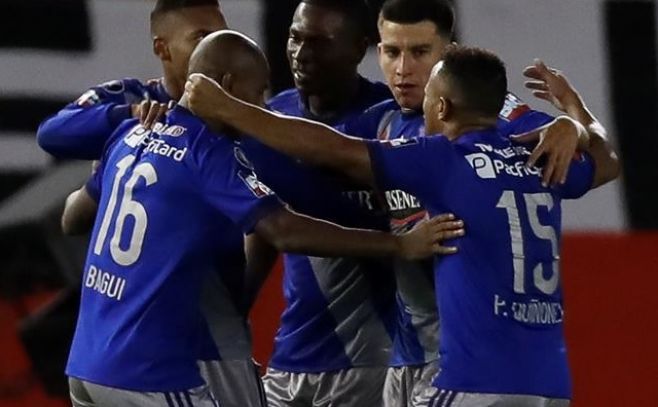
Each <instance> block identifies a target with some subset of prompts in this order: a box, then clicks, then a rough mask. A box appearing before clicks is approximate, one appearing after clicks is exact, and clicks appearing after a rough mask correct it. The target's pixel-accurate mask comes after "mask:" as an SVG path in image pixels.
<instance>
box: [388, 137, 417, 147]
mask: <svg viewBox="0 0 658 407" xmlns="http://www.w3.org/2000/svg"><path fill="white" fill-rule="evenodd" d="M380 143H381V144H382V146H384V147H389V148H399V147H405V146H411V145H414V144H418V139H416V138H406V139H405V138H396V139H393V140H384V141H381V142H380Z"/></svg>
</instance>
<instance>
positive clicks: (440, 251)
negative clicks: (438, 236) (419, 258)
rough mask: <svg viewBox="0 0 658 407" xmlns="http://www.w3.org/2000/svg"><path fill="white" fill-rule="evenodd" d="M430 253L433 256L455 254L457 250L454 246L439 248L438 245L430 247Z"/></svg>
mask: <svg viewBox="0 0 658 407" xmlns="http://www.w3.org/2000/svg"><path fill="white" fill-rule="evenodd" d="M432 253H434V254H455V253H457V248H456V247H455V246H441V245H440V244H439V243H434V244H433V245H432Z"/></svg>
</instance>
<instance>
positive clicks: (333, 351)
mask: <svg viewBox="0 0 658 407" xmlns="http://www.w3.org/2000/svg"><path fill="white" fill-rule="evenodd" d="M389 97H390V93H389V92H388V89H387V88H386V87H385V86H384V85H383V84H374V83H371V82H368V81H367V80H365V79H361V80H360V89H359V93H358V95H357V97H356V98H355V99H354V100H353V101H352V103H351V104H350V105H349V106H348V107H346V108H345V109H344V111H343V112H341V113H340V114H339V115H337V116H336V117H334V118H332V119H331V120H329V121H327V124H329V125H331V126H335V127H337V128H342V125H343V123H344V122H346V121H348V120H351V119H352V118H353V117H355V116H356V115H359V114H361V113H362V112H363V111H364V110H365V109H367V108H368V107H369V106H372V105H373V104H375V103H377V102H379V101H381V100H383V99H386V98H389ZM269 105H270V107H271V108H272V109H273V110H275V111H278V112H282V113H285V114H287V115H291V116H297V117H307V118H315V119H317V117H313V116H312V115H310V112H308V110H307V109H306V107H305V103H304V101H303V100H302V98H301V96H300V94H299V92H298V91H297V90H294V89H293V90H288V91H285V92H283V93H281V94H280V95H278V96H276V97H274V98H273V99H272V100H271V101H270V102H269ZM242 146H243V148H244V151H245V153H246V155H247V157H248V158H249V160H250V161H251V163H252V164H253V167H254V168H255V170H256V173H257V174H258V176H259V178H260V179H261V180H262V181H263V182H264V183H265V184H267V185H269V186H270V187H271V188H272V189H273V190H274V191H275V192H276V193H277V195H278V196H279V197H280V198H281V199H282V200H283V201H285V202H286V203H287V204H289V205H290V206H291V207H292V208H293V209H294V210H296V211H298V212H301V213H303V214H306V215H310V216H313V217H317V218H321V219H326V220H329V221H333V222H336V223H338V224H341V225H343V226H349V227H367V228H386V223H387V221H386V219H385V218H384V217H380V216H377V215H376V214H373V212H372V209H371V208H370V207H371V206H374V204H375V203H374V202H370V201H368V199H369V198H370V196H369V194H368V193H367V192H362V191H360V189H359V187H358V186H355V187H351V186H349V185H346V181H345V179H343V178H342V177H339V176H338V175H336V174H331V173H328V172H327V171H323V170H321V169H317V168H313V167H309V166H307V165H304V164H303V163H300V162H298V161H296V160H294V159H291V158H289V157H287V156H285V155H283V154H279V153H277V152H275V151H274V150H272V149H270V148H268V147H266V146H264V145H262V144H260V143H258V142H256V141H255V140H253V139H247V140H244V141H242ZM359 198H363V206H362V205H360V203H359V202H358V201H359ZM381 263H382V262H379V261H364V260H361V259H352V258H317V257H308V256H303V255H295V254H285V256H284V275H283V292H284V297H285V301H286V307H285V310H284V312H283V315H282V317H281V325H280V327H279V330H278V331H277V334H276V337H275V340H274V352H273V355H272V359H271V361H270V366H271V367H273V368H275V369H279V370H283V371H289V372H326V371H333V370H339V369H346V368H350V367H355V366H385V365H386V364H387V362H388V359H389V358H390V350H391V342H392V341H391V336H392V328H393V327H392V322H393V319H392V316H393V315H392V312H393V307H392V305H393V304H394V303H393V298H394V297H393V294H394V285H393V284H394V281H393V277H392V275H389V276H387V275H386V273H387V272H388V273H390V270H388V267H386V266H384V265H382V264H381Z"/></svg>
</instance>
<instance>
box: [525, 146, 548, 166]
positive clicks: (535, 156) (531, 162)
mask: <svg viewBox="0 0 658 407" xmlns="http://www.w3.org/2000/svg"><path fill="white" fill-rule="evenodd" d="M545 151H546V144H545V143H539V145H537V147H535V149H534V150H532V153H531V154H530V157H528V161H527V162H526V166H527V167H528V168H530V167H534V166H535V164H536V163H537V160H539V158H540V157H541V156H542V155H543V154H544V152H545Z"/></svg>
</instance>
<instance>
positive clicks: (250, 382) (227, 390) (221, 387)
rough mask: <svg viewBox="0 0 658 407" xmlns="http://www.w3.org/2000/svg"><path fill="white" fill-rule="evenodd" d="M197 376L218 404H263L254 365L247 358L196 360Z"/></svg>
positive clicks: (230, 406)
mask: <svg viewBox="0 0 658 407" xmlns="http://www.w3.org/2000/svg"><path fill="white" fill-rule="evenodd" d="M199 371H200V372H201V377H203V380H205V381H206V383H208V386H210V390H211V391H212V393H213V395H214V396H215V398H216V399H217V401H218V402H219V405H220V406H221V407H266V406H267V401H266V400H265V389H264V388H263V382H262V381H261V379H260V373H259V372H258V366H257V365H256V364H255V363H254V362H253V361H252V360H251V359H248V360H226V361H216V360H212V361H200V362H199Z"/></svg>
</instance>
